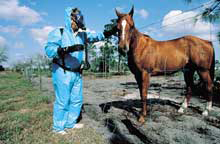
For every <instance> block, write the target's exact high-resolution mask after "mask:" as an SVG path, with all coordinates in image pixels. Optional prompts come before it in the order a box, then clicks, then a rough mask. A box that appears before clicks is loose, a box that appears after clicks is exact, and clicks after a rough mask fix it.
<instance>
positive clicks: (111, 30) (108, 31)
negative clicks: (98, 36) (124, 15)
mask: <svg viewBox="0 0 220 144" xmlns="http://www.w3.org/2000/svg"><path fill="white" fill-rule="evenodd" d="M116 33H117V26H114V25H112V24H107V25H105V30H104V32H103V34H104V36H105V38H109V37H111V36H112V35H116Z"/></svg>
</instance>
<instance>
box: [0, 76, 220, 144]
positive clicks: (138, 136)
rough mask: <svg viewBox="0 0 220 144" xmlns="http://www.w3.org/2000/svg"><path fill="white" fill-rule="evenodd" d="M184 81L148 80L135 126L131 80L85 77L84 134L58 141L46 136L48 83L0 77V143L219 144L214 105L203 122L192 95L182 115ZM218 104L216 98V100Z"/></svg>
mask: <svg viewBox="0 0 220 144" xmlns="http://www.w3.org/2000/svg"><path fill="white" fill-rule="evenodd" d="M184 86H185V84H184V81H183V76H182V75H178V76H173V77H168V76H166V77H153V78H152V79H151V86H150V90H149V92H148V94H149V97H148V100H147V102H148V105H149V106H148V115H147V118H146V122H145V124H144V125H140V124H139V123H138V122H137V116H138V115H139V111H140V107H141V103H140V101H139V100H140V98H139V92H138V88H137V85H136V83H135V80H134V78H133V76H132V75H127V76H111V77H109V78H97V77H94V76H85V77H84V108H83V111H82V119H81V121H80V123H84V124H85V128H83V129H80V130H73V131H71V132H70V133H69V134H68V135H65V136H58V135H55V134H53V133H52V132H51V128H52V108H53V101H54V93H53V87H52V82H51V79H50V78H48V77H42V90H41V91H40V89H39V87H40V86H39V78H35V79H33V80H32V82H29V81H27V80H25V79H24V78H23V77H22V76H21V75H19V74H17V73H12V72H3V73H0V100H1V101H0V143H7V144H8V143H16V144H17V143H22V144H23V143H74V144H75V143H79V144H87V143H92V144H93V143H94V144H97V143H100V144H102V143H103V144H105V143H109V144H133V143H134V144H142V143H152V144H176V143H177V144H186V143H187V144H195V143H200V144H206V143H207V144H215V143H216V144H217V143H220V106H219V101H217V100H216V99H215V100H216V101H215V102H214V106H213V110H212V112H211V114H210V116H208V117H203V116H202V115H201V112H202V110H203V109H204V106H205V102H206V101H205V100H204V99H203V97H201V96H199V95H196V96H194V97H193V98H192V100H191V102H190V107H189V108H188V109H187V111H186V112H185V114H179V113H177V109H178V108H179V106H180V103H181V102H182V99H183V96H184V93H185V89H184ZM217 99H218V98H217Z"/></svg>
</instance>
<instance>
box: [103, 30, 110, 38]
mask: <svg viewBox="0 0 220 144" xmlns="http://www.w3.org/2000/svg"><path fill="white" fill-rule="evenodd" d="M103 35H104V36H105V38H109V37H111V36H112V34H111V32H110V31H106V30H105V31H104V32H103Z"/></svg>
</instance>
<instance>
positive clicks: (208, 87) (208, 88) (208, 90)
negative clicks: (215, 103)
mask: <svg viewBox="0 0 220 144" xmlns="http://www.w3.org/2000/svg"><path fill="white" fill-rule="evenodd" d="M198 73H199V75H200V77H201V79H202V80H203V83H204V86H205V93H204V94H205V98H206V99H207V105H206V107H205V110H204V111H203V113H202V115H204V116H208V113H209V111H211V109H212V92H213V90H212V89H213V82H212V79H211V76H210V73H209V71H208V70H206V71H201V70H200V71H198Z"/></svg>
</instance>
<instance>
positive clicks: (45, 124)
mask: <svg viewBox="0 0 220 144" xmlns="http://www.w3.org/2000/svg"><path fill="white" fill-rule="evenodd" d="M47 94H48V93H47ZM53 100H54V97H53V95H46V94H45V92H41V91H39V90H38V89H35V88H33V87H32V84H31V83H30V82H28V81H27V80H25V79H24V78H23V77H22V75H20V74H18V73H12V72H3V73H0V143H7V144H14V143H16V144H20V143H22V144H26V143H28V144H29V143H37V144H39V143H42V144H45V143H59V144H60V143H64V144H66V143H79V144H81V143H82V144H83V143H84V144H87V143H106V142H105V141H104V139H103V137H102V136H101V135H100V134H98V133H97V132H96V131H95V130H94V129H92V128H90V127H85V128H84V129H82V130H78V131H73V132H71V133H70V134H68V135H66V136H58V135H55V134H53V133H52V132H51V129H52V113H53V103H52V102H53Z"/></svg>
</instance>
